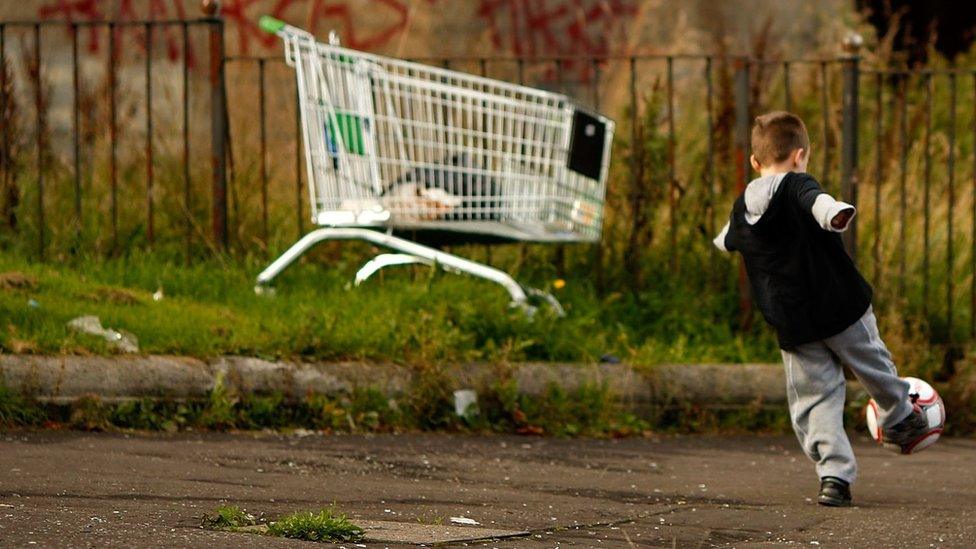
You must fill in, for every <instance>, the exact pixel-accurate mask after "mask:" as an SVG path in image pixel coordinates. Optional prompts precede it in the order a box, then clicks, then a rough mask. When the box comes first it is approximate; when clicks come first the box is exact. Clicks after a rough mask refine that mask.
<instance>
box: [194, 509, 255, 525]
mask: <svg viewBox="0 0 976 549" xmlns="http://www.w3.org/2000/svg"><path fill="white" fill-rule="evenodd" d="M255 524H257V520H256V519H255V518H254V515H252V514H250V513H248V512H247V511H244V510H243V509H241V508H240V507H238V506H237V505H221V506H220V507H217V508H216V509H214V512H213V513H212V514H209V515H206V516H204V517H203V525H204V526H205V527H208V528H240V527H242V526H253V525H255Z"/></svg>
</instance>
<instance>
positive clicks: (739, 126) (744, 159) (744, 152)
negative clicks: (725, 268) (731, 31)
mask: <svg viewBox="0 0 976 549" xmlns="http://www.w3.org/2000/svg"><path fill="white" fill-rule="evenodd" d="M734 78H735V80H734V81H733V84H732V95H733V96H734V98H735V138H734V143H735V164H736V190H737V192H740V193H741V192H743V191H744V190H745V188H746V184H747V183H748V182H749V173H750V169H751V168H752V167H751V165H750V164H749V155H750V154H751V153H750V148H751V147H750V145H751V143H750V141H751V140H752V108H751V105H750V104H749V60H748V59H736V60H735V77H734ZM739 313H740V316H739V324H740V326H741V328H742V329H743V330H745V329H748V328H749V327H750V326H751V325H752V292H750V291H749V279H748V278H747V276H746V267H745V264H744V263H742V262H741V260H740V262H739Z"/></svg>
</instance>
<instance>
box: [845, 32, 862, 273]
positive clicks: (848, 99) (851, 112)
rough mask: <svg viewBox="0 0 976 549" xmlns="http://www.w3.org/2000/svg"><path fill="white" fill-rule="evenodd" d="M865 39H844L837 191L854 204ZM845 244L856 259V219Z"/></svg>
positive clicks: (847, 234)
mask: <svg viewBox="0 0 976 549" xmlns="http://www.w3.org/2000/svg"><path fill="white" fill-rule="evenodd" d="M863 43H864V40H863V39H862V38H861V36H860V35H858V34H850V35H848V36H847V38H845V39H844V51H845V52H846V57H845V58H844V60H843V66H844V93H843V98H842V104H841V110H842V113H841V153H840V172H841V173H840V192H841V196H842V197H843V198H844V200H845V201H846V202H849V203H851V204H855V205H856V204H857V183H858V182H857V128H858V116H859V112H858V95H859V92H858V83H859V80H860V66H859V64H860V60H861V58H860V56H859V55H858V52H859V50H860V48H861V45H862V44H863ZM844 246H845V247H846V248H847V253H848V254H850V256H851V258H852V259H853V260H854V261H855V262H856V261H857V218H855V219H854V220H852V221H851V225H850V228H849V229H847V231H846V232H845V233H844Z"/></svg>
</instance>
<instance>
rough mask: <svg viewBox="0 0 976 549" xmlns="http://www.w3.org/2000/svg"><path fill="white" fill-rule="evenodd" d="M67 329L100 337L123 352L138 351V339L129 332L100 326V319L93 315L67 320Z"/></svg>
mask: <svg viewBox="0 0 976 549" xmlns="http://www.w3.org/2000/svg"><path fill="white" fill-rule="evenodd" d="M68 329H70V330H72V331H75V332H78V333H82V334H88V335H93V336H96V337H101V338H102V339H104V340H105V341H107V342H108V343H109V344H110V345H112V346H113V347H115V348H116V349H118V350H120V351H122V352H123V353H138V352H139V341H138V340H137V339H136V336H134V335H133V334H131V333H129V332H125V331H118V330H113V329H112V328H105V327H103V326H102V321H101V320H100V319H99V318H98V317H97V316H94V315H85V316H79V317H77V318H73V319H71V320H69V321H68Z"/></svg>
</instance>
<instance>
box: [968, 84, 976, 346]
mask: <svg viewBox="0 0 976 549" xmlns="http://www.w3.org/2000/svg"><path fill="white" fill-rule="evenodd" d="M972 126H973V148H974V150H973V153H972V156H973V175H972V179H973V181H972V203H973V219H972V228H971V234H970V236H969V239H970V266H969V272H970V288H969V338H970V340H974V339H976V72H974V73H973V122H972Z"/></svg>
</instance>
